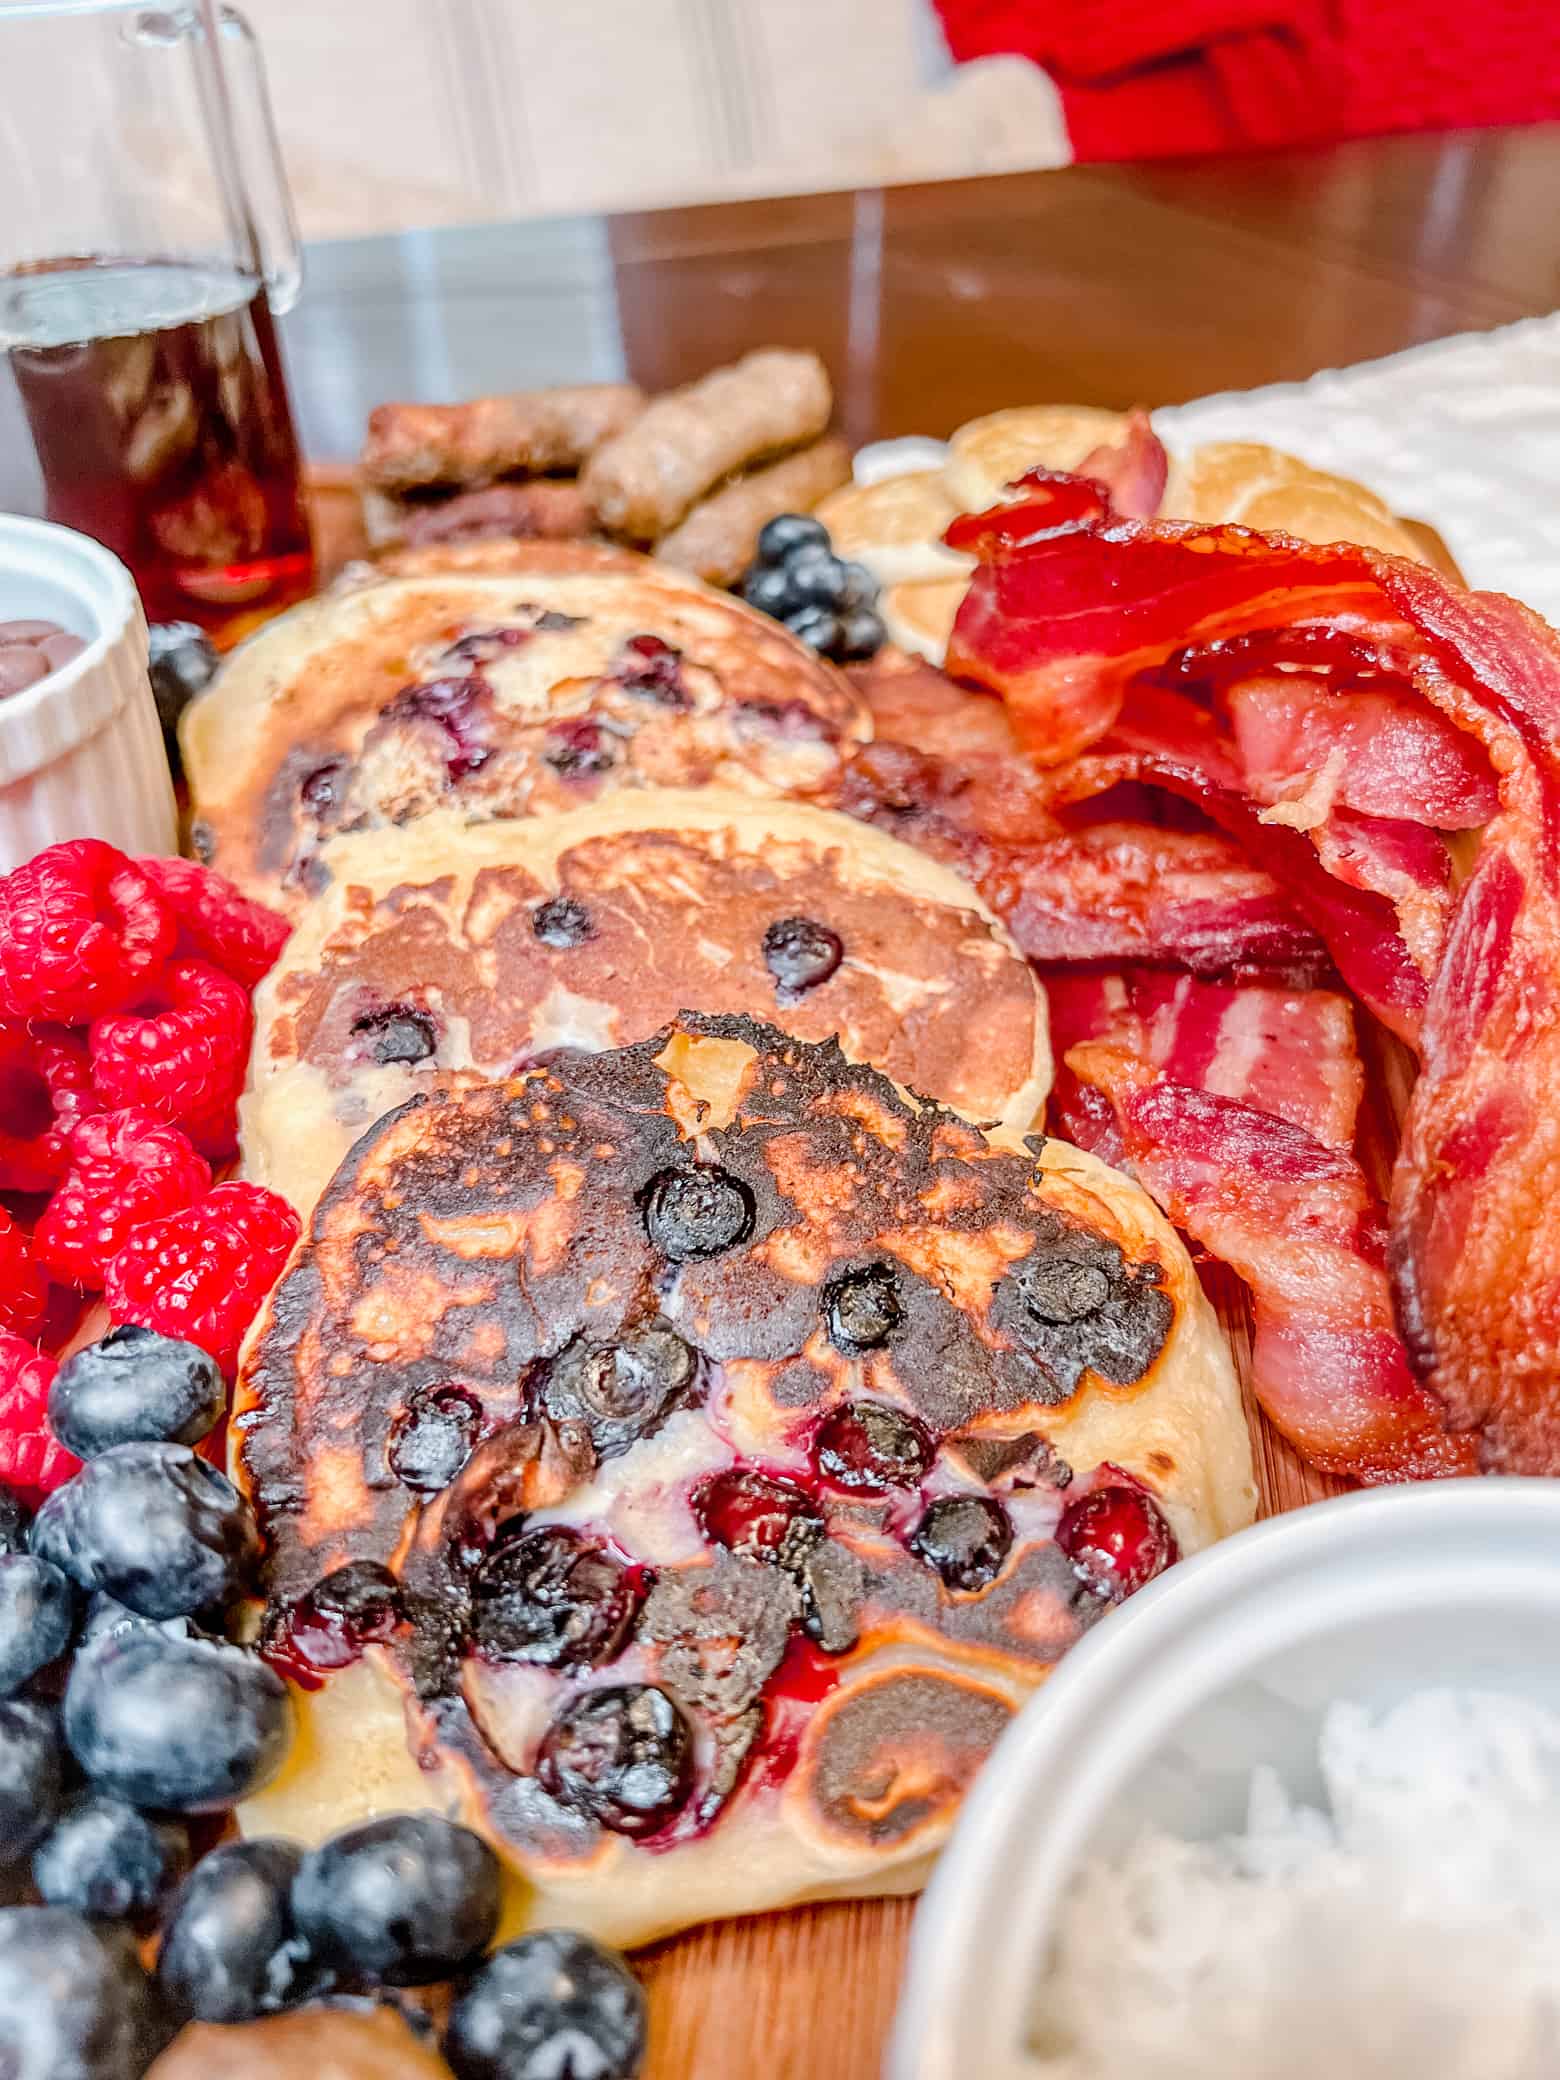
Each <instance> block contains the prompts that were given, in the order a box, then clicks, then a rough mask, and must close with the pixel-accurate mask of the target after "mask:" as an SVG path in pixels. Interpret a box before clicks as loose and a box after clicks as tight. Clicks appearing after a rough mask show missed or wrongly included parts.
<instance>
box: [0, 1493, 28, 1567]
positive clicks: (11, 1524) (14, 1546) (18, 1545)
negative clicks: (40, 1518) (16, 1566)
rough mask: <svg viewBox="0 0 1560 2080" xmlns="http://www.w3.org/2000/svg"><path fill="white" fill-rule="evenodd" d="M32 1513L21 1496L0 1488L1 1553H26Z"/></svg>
mask: <svg viewBox="0 0 1560 2080" xmlns="http://www.w3.org/2000/svg"><path fill="white" fill-rule="evenodd" d="M31 1524H32V1512H31V1510H29V1509H28V1508H27V1506H26V1504H25V1503H24V1502H23V1501H22V1498H21V1497H20V1496H19V1495H13V1494H12V1492H11V1490H10V1489H9V1488H0V1553H25V1552H26V1550H27V1533H28V1530H29V1528H30V1526H31Z"/></svg>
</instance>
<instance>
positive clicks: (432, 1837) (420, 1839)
mask: <svg viewBox="0 0 1560 2080" xmlns="http://www.w3.org/2000/svg"><path fill="white" fill-rule="evenodd" d="M501 1894H502V1880H501V1868H500V1865H499V1861H498V1858H497V1857H496V1856H495V1855H494V1853H493V1851H492V1850H491V1849H490V1848H489V1847H488V1845H487V1843H486V1842H485V1841H483V1839H482V1837H481V1836H480V1835H478V1834H473V1833H472V1831H471V1829H470V1828H469V1827H458V1826H456V1824H455V1823H454V1821H452V1820H445V1819H442V1818H441V1817H440V1816H439V1815H438V1814H437V1813H393V1814H390V1815H389V1816H387V1817H386V1818H384V1819H382V1820H369V1821H365V1822H364V1824H363V1825H362V1826H361V1827H350V1828H348V1829H347V1831H346V1832H345V1833H344V1834H338V1835H336V1836H335V1837H334V1838H333V1839H332V1840H330V1841H328V1842H326V1843H325V1844H324V1846H323V1847H322V1848H319V1849H315V1850H313V1851H311V1852H310V1854H309V1855H307V1856H306V1857H305V1858H304V1860H303V1863H302V1865H301V1867H300V1869H299V1871H298V1875H297V1877H296V1878H295V1879H294V1880H293V1888H292V1911H293V1919H294V1921H295V1922H296V1924H297V1927H298V1931H299V1933H300V1934H301V1935H302V1936H303V1938H304V1940H305V1941H306V1942H307V1943H308V1945H309V1947H310V1948H311V1949H312V1950H313V1951H314V1953H315V1955H316V1956H317V1957H319V1958H320V1960H321V1961H322V1962H323V1963H327V1964H335V1965H339V1966H340V1967H341V1969H342V1970H343V1971H345V1972H346V1973H348V1974H349V1975H351V1976H352V1977H353V1978H356V1979H358V1980H360V1981H364V1982H366V1983H367V1984H369V1985H384V1986H426V1985H429V1984H431V1982H432V1981H433V1980H435V1979H448V1978H449V1977H450V1976H451V1975H452V1973H455V1972H458V1971H461V1970H463V1969H464V1968H465V1967H466V1966H467V1965H469V1964H470V1963H471V1962H472V1961H473V1960H474V1959H475V1958H477V1957H480V1956H481V1954H482V1952H483V1951H484V1950H485V1949H486V1948H487V1946H488V1944H489V1943H490V1942H492V1940H493V1933H494V1930H495V1929H496V1928H497V1927H498V1917H499V1910H500V1907H501V1905H502V1898H501Z"/></svg>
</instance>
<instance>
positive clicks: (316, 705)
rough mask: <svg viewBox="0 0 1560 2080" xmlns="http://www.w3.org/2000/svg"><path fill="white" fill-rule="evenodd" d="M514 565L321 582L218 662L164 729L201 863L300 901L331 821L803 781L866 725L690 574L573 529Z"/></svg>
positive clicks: (274, 897)
mask: <svg viewBox="0 0 1560 2080" xmlns="http://www.w3.org/2000/svg"><path fill="white" fill-rule="evenodd" d="M514 564H515V568H514V569H513V571H512V572H510V573H509V574H507V575H501V574H486V575H483V574H478V573H472V574H464V573H463V574H453V573H452V574H430V575H427V576H423V577H407V578H387V579H385V580H384V581H383V582H380V583H375V584H370V585H367V586H358V587H356V588H354V589H347V590H343V591H339V592H336V593H332V594H328V595H326V596H325V597H324V598H322V599H320V600H317V601H315V602H313V603H312V604H311V605H308V606H305V607H301V608H299V609H298V610H297V611H296V612H295V613H292V614H288V615H286V616H284V617H283V618H282V619H281V620H279V621H276V622H273V623H272V624H271V626H270V627H269V628H267V629H265V630H264V631H262V633H260V634H259V635H257V636H255V637H253V638H252V639H251V640H250V641H249V642H248V643H245V644H244V645H243V646H242V647H241V648H240V649H239V650H238V651H237V652H235V654H234V656H233V657H232V658H231V660H230V661H229V662H228V664H227V665H226V666H225V667H224V669H223V670H222V671H221V672H220V673H219V675H218V677H217V678H216V680H215V681H214V682H213V684H212V686H211V687H210V688H209V689H208V691H207V692H206V693H205V694H203V695H202V696H201V697H200V698H199V699H198V700H197V701H195V702H194V703H193V704H192V706H191V707H190V708H189V709H188V710H187V711H186V714H185V718H184V721H183V724H182V738H183V745H184V761H185V770H186V772H187V774H188V775H189V781H190V788H191V793H192V796H193V799H194V809H195V824H194V830H193V840H194V843H195V844H196V847H197V849H198V850H200V851H201V853H202V855H203V856H204V857H206V858H208V859H209V860H210V862H211V864H213V865H214V866H217V867H219V868H220V869H221V870H222V871H223V872H224V873H226V874H228V875H230V876H231V877H232V878H233V879H234V880H235V881H237V882H239V883H240V885H241V886H242V887H244V888H245V890H246V891H248V892H249V893H251V894H253V895H257V896H260V897H262V898H264V899H266V900H268V901H271V902H274V903H279V904H281V905H282V906H283V907H285V908H291V909H296V908H297V907H298V906H299V904H300V902H301V901H302V899H304V898H305V897H307V896H308V895H310V894H313V893H315V892H317V889H318V887H319V884H320V873H319V866H318V859H317V855H318V852H319V849H320V846H321V845H322V844H323V842H324V841H325V840H326V839H327V838H329V837H331V836H333V835H334V834H336V833H338V832H341V831H351V830H363V829H371V828H377V827H380V826H383V825H387V824H405V823H408V822H410V821H411V820H412V819H413V818H415V817H418V816H422V815H425V814H426V813H427V812H428V811H429V810H430V809H434V808H438V807H440V806H447V807H452V808H455V809H458V810H459V811H460V812H461V813H463V814H464V815H466V816H468V817H472V818H486V817H494V816H518V815H526V814H533V813H537V812H545V811H549V810H559V809H577V808H580V807H582V806H583V805H584V804H586V803H589V802H593V801H596V800H598V799H599V798H600V797H601V796H603V795H605V794H609V793H612V792H614V791H616V790H617V789H620V788H626V787H646V786H654V787H687V786H703V785H705V784H706V783H708V782H710V781H720V782H722V783H724V784H725V785H728V786H735V787H739V788H741V789H743V790H745V791H747V792H750V793H764V794H785V795H808V794H812V793H815V792H819V791H822V790H823V789H825V788H827V786H828V785H829V783H830V782H831V781H832V780H833V779H834V778H835V776H836V774H837V772H838V770H839V767H840V764H841V761H842V759H843V758H844V757H845V756H846V755H848V753H849V751H850V749H851V748H852V747H853V746H854V744H855V743H857V742H858V741H860V740H861V739H863V738H864V737H865V736H866V734H867V723H866V719H865V714H864V711H863V709H862V707H861V705H860V703H859V701H858V699H857V697H856V696H855V694H854V693H853V692H852V691H851V689H850V688H849V687H848V686H847V685H846V683H845V681H844V680H843V679H842V678H841V677H840V676H839V675H838V674H837V673H836V672H835V671H834V670H833V669H832V667H830V666H829V665H828V664H825V663H824V662H822V661H821V660H820V659H819V658H817V657H816V656H815V655H814V654H813V652H812V651H810V650H809V649H807V648H806V646H805V645H804V644H802V643H799V642H798V641H797V640H796V639H795V637H793V636H791V635H790V634H788V633H787V631H786V630H785V629H783V628H781V627H780V626H779V625H778V624H777V623H776V622H773V621H770V620H768V619H767V618H766V617H765V616H763V615H761V614H756V613H754V612H753V611H752V610H751V609H749V608H747V607H745V606H743V605H742V603H741V602H740V601H739V600H735V599H732V598H729V597H728V596H726V595H724V594H721V593H716V592H712V591H710V590H709V589H708V588H707V587H705V586H703V585H701V584H700V583H699V581H698V580H697V579H695V578H691V577H687V576H685V575H683V574H682V573H680V572H672V571H670V570H668V569H667V568H665V567H664V566H662V565H658V564H654V563H651V562H650V561H649V560H648V559H633V560H631V561H625V558H624V556H623V554H622V552H620V551H617V550H597V549H594V548H592V547H591V546H589V545H588V544H586V543H582V542H539V543H532V544H529V545H527V546H525V547H524V548H520V549H517V551H516V555H515V558H514Z"/></svg>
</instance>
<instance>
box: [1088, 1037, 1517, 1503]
mask: <svg viewBox="0 0 1560 2080" xmlns="http://www.w3.org/2000/svg"><path fill="white" fill-rule="evenodd" d="M1067 1063H1068V1067H1069V1068H1070V1069H1071V1070H1072V1072H1073V1074H1074V1075H1075V1076H1076V1077H1077V1078H1078V1079H1079V1081H1080V1083H1081V1084H1083V1085H1085V1086H1087V1087H1089V1088H1090V1089H1092V1090H1093V1091H1095V1092H1096V1093H1098V1094H1100V1096H1102V1097H1103V1098H1105V1099H1106V1100H1108V1101H1109V1103H1110V1106H1111V1108H1112V1110H1113V1112H1114V1114H1115V1120H1116V1127H1117V1131H1118V1133H1119V1136H1120V1144H1121V1149H1122V1155H1123V1158H1124V1161H1125V1163H1126V1165H1127V1166H1128V1167H1129V1168H1130V1169H1131V1170H1132V1171H1133V1172H1134V1174H1135V1175H1136V1176H1137V1178H1138V1179H1139V1181H1140V1182H1141V1183H1142V1184H1143V1185H1144V1187H1145V1188H1146V1189H1147V1190H1148V1191H1150V1192H1151V1193H1152V1194H1153V1196H1154V1197H1155V1198H1156V1199H1157V1200H1158V1201H1159V1203H1160V1205H1161V1206H1163V1207H1164V1209H1165V1211H1166V1212H1167V1213H1168V1214H1169V1215H1170V1217H1171V1219H1172V1220H1174V1221H1175V1222H1176V1223H1177V1225H1178V1226H1180V1227H1182V1228H1184V1229H1185V1230H1186V1232H1187V1233H1188V1234H1189V1235H1191V1236H1192V1237H1193V1238H1194V1239H1195V1240H1196V1241H1198V1242H1200V1243H1201V1244H1202V1245H1203V1246H1204V1248H1206V1249H1207V1250H1209V1251H1210V1252H1211V1253H1212V1254H1213V1255H1214V1256H1216V1257H1218V1258H1219V1259H1220V1261H1221V1262H1223V1263H1226V1264H1228V1265H1229V1266H1230V1267H1231V1268H1232V1269H1233V1270H1234V1271H1235V1272H1237V1273H1238V1274H1239V1276H1240V1277H1241V1278H1242V1279H1243V1280H1244V1281H1245V1283H1246V1284H1247V1286H1248V1287H1249V1288H1250V1290H1251V1298H1252V1308H1253V1314H1254V1334H1253V1340H1252V1381H1253V1385H1254V1387H1255V1390H1256V1394H1257V1398H1258V1400H1259V1401H1260V1403H1261V1405H1262V1407H1263V1410H1264V1411H1265V1413H1266V1414H1267V1416H1268V1418H1269V1420H1270V1421H1271V1422H1272V1423H1273V1424H1275V1425H1276V1427H1277V1428H1278V1429H1279V1430H1281V1431H1282V1432H1283V1433H1284V1435H1285V1436H1286V1437H1288V1438H1289V1439H1290V1440H1291V1441H1292V1442H1293V1443H1294V1444H1295V1445H1296V1446H1297V1448H1298V1449H1299V1450H1300V1451H1302V1452H1303V1453H1304V1454H1305V1456H1306V1457H1307V1458H1308V1459H1309V1460H1310V1461H1311V1463H1312V1464H1313V1465H1315V1466H1319V1467H1321V1468H1322V1470H1323V1471H1324V1472H1328V1473H1338V1474H1343V1475H1346V1476H1348V1477H1350V1478H1351V1479H1354V1480H1359V1481H1364V1482H1368V1483H1375V1482H1383V1481H1402V1480H1425V1479H1430V1478H1435V1477H1439V1476H1442V1475H1447V1474H1458V1473H1471V1472H1473V1471H1474V1470H1475V1464H1476V1461H1475V1453H1474V1444H1473V1440H1472V1439H1471V1438H1470V1437H1467V1436H1453V1435H1451V1434H1449V1433H1448V1430H1447V1428H1446V1417H1445V1411H1444V1409H1443V1407H1442V1405H1441V1403H1440V1402H1439V1401H1438V1400H1437V1398H1436V1397H1435V1395H1434V1394H1432V1393H1430V1392H1429V1391H1427V1390H1426V1388H1424V1387H1423V1386H1422V1385H1421V1384H1420V1383H1419V1382H1418V1381H1417V1380H1416V1379H1415V1378H1414V1376H1413V1374H1412V1372H1411V1371H1410V1369H1409V1365H1408V1360H1407V1355H1406V1353H1405V1351H1404V1348H1403V1344H1402V1342H1401V1340H1400V1338H1399V1336H1398V1333H1397V1326H1396V1323H1395V1321H1394V1319H1393V1314H1392V1302H1391V1296H1390V1293H1389V1290H1388V1284H1387V1274H1386V1269H1385V1260H1384V1251H1383V1242H1384V1235H1383V1226H1382V1221H1381V1212H1380V1208H1379V1206H1378V1205H1377V1204H1376V1202H1375V1200H1374V1199H1373V1197H1372V1195H1371V1192H1370V1189H1369V1187H1368V1185H1367V1184H1366V1182H1365V1178H1364V1176H1363V1174H1362V1172H1361V1171H1360V1168H1359V1165H1358V1164H1357V1163H1356V1162H1355V1160H1354V1158H1353V1156H1352V1155H1351V1154H1350V1153H1349V1151H1348V1150H1347V1149H1346V1148H1329V1147H1326V1146H1325V1145H1324V1144H1323V1143H1322V1142H1321V1141H1319V1140H1318V1139H1317V1138H1316V1137H1315V1135H1313V1134H1310V1133H1307V1132H1306V1130H1305V1128H1304V1127H1301V1126H1296V1125H1293V1124H1291V1122H1289V1121H1288V1120H1284V1119H1280V1118H1277V1117H1276V1116H1275V1115H1274V1114H1273V1113H1271V1112H1265V1111H1259V1110H1258V1109H1257V1108H1256V1107H1254V1106H1251V1105H1246V1104H1242V1103H1240V1102H1238V1101H1237V1100H1235V1099H1233V1098H1228V1097H1222V1096H1220V1095H1218V1094H1217V1093H1215V1092H1213V1091H1209V1090H1199V1089H1195V1088H1193V1087H1192V1086H1191V1085H1189V1084H1186V1083H1180V1082H1175V1081H1173V1080H1171V1079H1170V1078H1168V1077H1165V1076H1162V1075H1160V1074H1159V1073H1158V1071H1157V1070H1156V1068H1155V1067H1154V1064H1153V1063H1152V1061H1150V1060H1146V1059H1144V1058H1143V1056H1142V1055H1141V1054H1140V1053H1138V1052H1137V1051H1136V1050H1134V1049H1132V1048H1127V1047H1122V1046H1120V1045H1119V1044H1115V1045H1113V1044H1112V1043H1110V1042H1108V1041H1106V1042H1086V1043H1084V1044H1082V1045H1080V1046H1075V1047H1072V1048H1070V1049H1069V1050H1068V1055H1067Z"/></svg>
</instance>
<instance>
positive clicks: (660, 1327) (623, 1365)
mask: <svg viewBox="0 0 1560 2080" xmlns="http://www.w3.org/2000/svg"><path fill="white" fill-rule="evenodd" d="M696 1379H697V1358H696V1356H695V1353H694V1352H693V1351H692V1350H691V1349H690V1348H689V1346H688V1345H687V1344H686V1343H684V1341H683V1339H682V1338H681V1337H680V1336H679V1335H678V1334H677V1332H676V1331H675V1330H674V1329H670V1328H668V1327H667V1325H666V1324H665V1323H664V1322H647V1323H644V1324H642V1325H641V1326H639V1327H637V1328H633V1329H630V1330H628V1331H627V1332H626V1333H625V1334H624V1335H623V1336H621V1337H618V1338H617V1339H615V1340H614V1341H611V1342H607V1343H593V1342H592V1341H591V1340H590V1339H589V1338H588V1337H585V1336H577V1337H576V1338H575V1339H574V1341H573V1342H572V1343H570V1344H569V1345H567V1346H566V1347H565V1349H563V1350H561V1351H560V1352H559V1353H558V1355H557V1357H556V1358H554V1359H552V1360H551V1361H550V1363H548V1364H547V1365H546V1367H545V1368H544V1369H543V1371H542V1374H541V1377H540V1379H539V1380H538V1381H537V1382H536V1384H535V1386H534V1388H533V1390H532V1397H531V1398H532V1400H533V1404H534V1406H535V1407H537V1408H538V1409H539V1410H541V1411H543V1412H544V1413H545V1414H547V1415H549V1416H551V1417H552V1418H553V1420H554V1421H555V1422H560V1423H562V1422H574V1423H579V1424H580V1425H582V1426H583V1428H584V1429H585V1430H586V1431H587V1432H588V1433H589V1436H590V1440H591V1443H592V1444H593V1445H594V1447H595V1450H596V1453H597V1456H598V1457H600V1458H603V1459H605V1458H609V1457H610V1456H611V1455H612V1454H613V1453H614V1452H623V1451H627V1449H628V1447H629V1446H630V1445H631V1444H634V1443H637V1441H638V1440H639V1439H640V1438H641V1437H649V1436H651V1435H652V1434H653V1433H654V1432H655V1431H656V1430H657V1429H659V1428H660V1426H661V1424H662V1423H664V1422H665V1420H666V1418H667V1416H668V1415H669V1414H670V1413H671V1411H672V1409H673V1408H674V1407H675V1406H676V1405H677V1404H678V1402H679V1401H681V1400H683V1399H684V1398H685V1397H686V1396H687V1395H688V1394H689V1393H690V1392H692V1390H693V1388H694V1385H695V1381H696Z"/></svg>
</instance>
